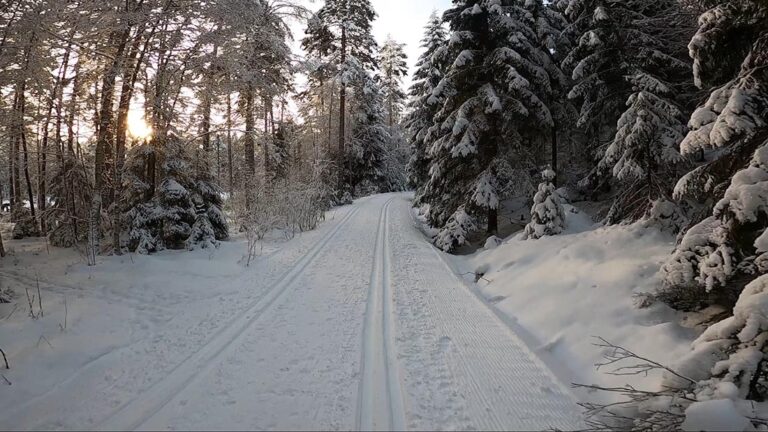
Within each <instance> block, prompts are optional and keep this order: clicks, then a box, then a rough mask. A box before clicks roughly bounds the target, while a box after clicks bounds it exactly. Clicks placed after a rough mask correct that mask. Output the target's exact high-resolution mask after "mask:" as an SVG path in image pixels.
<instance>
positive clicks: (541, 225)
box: [523, 169, 565, 240]
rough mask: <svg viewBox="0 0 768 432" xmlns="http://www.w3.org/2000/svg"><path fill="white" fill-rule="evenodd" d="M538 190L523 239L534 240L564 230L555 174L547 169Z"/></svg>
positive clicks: (563, 214)
mask: <svg viewBox="0 0 768 432" xmlns="http://www.w3.org/2000/svg"><path fill="white" fill-rule="evenodd" d="M541 175H542V182H541V184H539V190H538V192H536V195H535V196H534V197H533V206H532V207H531V221H530V222H529V223H528V225H526V226H525V232H524V235H523V238H524V239H532V240H536V239H539V238H541V237H544V236H552V235H557V234H560V233H561V232H563V230H564V229H565V211H564V210H563V205H562V203H561V202H560V196H559V195H558V194H557V190H556V189H555V185H554V184H552V181H553V180H554V179H555V172H554V171H552V170H550V169H548V170H545V171H544V172H543V173H542V174H541Z"/></svg>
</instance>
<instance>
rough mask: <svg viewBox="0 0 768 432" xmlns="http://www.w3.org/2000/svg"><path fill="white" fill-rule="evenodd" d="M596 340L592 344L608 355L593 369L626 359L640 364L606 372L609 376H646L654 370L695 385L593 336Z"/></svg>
mask: <svg viewBox="0 0 768 432" xmlns="http://www.w3.org/2000/svg"><path fill="white" fill-rule="evenodd" d="M595 338H596V339H598V340H599V341H600V342H599V343H595V344H593V345H594V346H596V347H600V348H608V349H609V350H610V352H609V353H608V354H605V355H604V358H605V359H606V361H605V362H603V363H596V364H595V367H596V368H597V369H598V370H599V369H600V368H601V367H603V366H609V365H612V364H615V363H618V362H621V361H624V360H627V359H636V360H640V361H641V362H644V363H641V364H637V365H632V366H622V367H618V368H616V369H614V370H613V371H611V372H608V374H610V375H617V376H626V375H640V374H646V375H647V374H648V372H650V371H652V370H656V369H661V370H665V371H667V372H669V373H671V374H672V375H674V376H676V377H678V378H680V379H683V380H685V381H688V382H689V383H691V384H696V381H695V380H693V379H691V378H688V377H687V376H685V375H681V374H679V373H677V372H676V371H674V370H673V369H671V368H669V367H667V366H664V365H662V364H661V363H658V362H655V361H653V360H650V359H647V358H645V357H642V356H640V355H638V354H636V353H634V352H632V351H630V350H628V349H626V348H623V347H620V346H618V345H614V344H612V343H610V342H608V341H607V340H605V339H603V338H602V337H597V336H595Z"/></svg>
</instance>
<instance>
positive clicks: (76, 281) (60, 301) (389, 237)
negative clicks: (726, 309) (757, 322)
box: [0, 194, 684, 430]
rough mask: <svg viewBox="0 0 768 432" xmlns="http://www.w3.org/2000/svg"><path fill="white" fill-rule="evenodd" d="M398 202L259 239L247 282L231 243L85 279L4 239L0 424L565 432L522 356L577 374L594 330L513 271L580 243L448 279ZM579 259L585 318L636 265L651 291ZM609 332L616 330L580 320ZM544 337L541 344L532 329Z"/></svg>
mask: <svg viewBox="0 0 768 432" xmlns="http://www.w3.org/2000/svg"><path fill="white" fill-rule="evenodd" d="M409 198H410V197H409V196H408V195H407V194H389V195H379V196H374V197H370V198H366V199H362V200H359V201H357V202H356V203H355V204H354V205H351V206H346V207H342V208H339V209H337V210H334V211H333V212H330V213H329V215H328V218H327V221H326V222H325V223H323V224H322V225H321V227H320V228H319V229H318V230H316V231H313V232H309V233H305V234H303V235H301V236H299V237H296V238H295V239H293V240H291V241H278V240H277V239H273V240H269V241H266V242H265V247H264V250H263V251H262V255H261V256H260V257H259V259H257V260H256V261H255V262H254V263H252V264H251V266H250V267H247V268H246V267H245V266H244V265H243V261H242V257H243V255H244V254H245V249H246V247H245V243H244V242H242V241H232V242H227V243H224V244H223V245H222V246H221V248H220V249H218V250H213V251H207V250H199V251H195V252H191V253H190V252H183V253H181V252H163V253H160V254H157V255H154V256H150V257H146V256H132V255H126V256H123V257H103V258H100V262H99V264H98V265H97V266H96V267H87V266H85V265H84V260H83V258H82V257H80V256H78V254H77V253H76V252H74V251H66V250H55V249H50V250H47V248H46V247H45V245H44V244H43V243H41V242H39V241H9V242H7V243H8V244H7V247H8V248H9V249H13V250H14V254H13V255H12V256H10V257H8V258H6V259H3V260H0V278H1V281H2V284H3V286H12V287H13V289H14V291H15V292H16V293H17V298H16V304H15V305H14V304H3V305H0V348H2V349H3V350H4V351H5V353H6V354H8V360H9V361H10V364H11V369H10V370H7V371H3V372H2V373H3V376H4V377H5V378H6V379H7V382H6V381H4V380H0V389H2V391H0V429H361V428H362V429H401V428H403V429H528V430H530V429H537V430H538V429H554V428H558V429H575V428H580V427H582V424H581V421H580V415H579V410H578V407H577V406H576V403H575V398H574V396H573V394H572V393H571V392H570V390H569V389H568V384H569V381H568V380H567V379H563V378H564V377H565V378H569V377H570V375H568V374H564V373H563V371H564V370H565V369H560V368H555V372H556V373H553V372H552V370H551V369H550V367H552V365H553V364H554V363H553V362H552V361H551V359H547V358H546V356H540V355H537V353H536V352H535V351H534V350H533V349H532V347H533V348H536V347H537V346H536V345H531V344H530V343H531V341H534V340H536V339H535V338H540V339H541V340H544V341H547V342H553V343H550V344H549V345H550V346H551V351H553V352H555V353H556V354H557V355H556V356H555V357H556V358H564V357H565V356H567V355H569V352H570V353H571V354H573V356H574V357H575V359H574V363H573V364H571V369H572V370H571V372H573V373H574V374H576V373H581V372H582V371H581V370H580V369H579V365H581V364H586V363H588V361H587V359H585V358H582V357H581V356H583V355H584V353H585V351H583V350H582V349H578V350H577V349H576V347H578V346H579V343H577V342H576V341H575V340H574V338H579V337H581V338H583V343H584V344H588V340H587V338H586V335H587V334H589V332H591V331H592V330H595V329H596V327H594V326H598V325H599V323H595V324H590V323H583V322H574V321H573V320H580V319H585V318H589V316H587V315H585V314H584V313H583V308H584V307H585V306H586V304H587V303H589V300H587V299H584V300H583V301H582V302H581V303H580V304H576V302H575V300H574V298H576V297H578V296H577V294H570V295H569V296H570V297H569V298H570V299H571V300H570V301H571V305H572V307H574V308H576V309H578V310H579V311H581V312H578V313H571V312H569V311H557V310H553V308H554V307H555V305H548V304H546V299H548V298H551V297H552V296H551V295H549V294H547V295H543V294H542V293H541V291H542V290H552V291H553V293H554V292H560V293H564V292H565V291H566V289H565V288H563V286H561V285H562V284H565V281H563V282H558V281H557V280H556V279H557V278H556V277H555V275H554V274H553V273H552V271H550V273H549V274H543V270H541V269H540V270H538V275H539V277H540V278H541V277H543V278H544V279H546V280H549V282H546V283H544V282H541V283H538V284H534V273H536V270H531V269H530V267H531V262H533V261H535V260H538V259H542V257H541V256H540V254H535V253H534V250H535V248H539V250H540V251H543V249H542V248H544V247H545V245H546V243H545V242H547V241H552V242H567V241H568V239H569V238H570V239H578V238H580V237H579V236H588V235H590V234H589V233H584V234H573V236H574V237H570V236H564V237H563V238H561V239H557V240H542V241H541V242H542V243H537V246H529V245H526V247H525V248H522V250H519V251H517V250H515V248H513V247H512V246H509V247H507V246H503V247H501V248H499V249H497V250H496V251H492V252H486V253H482V254H479V255H477V256H475V257H470V258H468V260H469V261H461V262H454V263H453V264H451V263H450V262H449V261H448V260H449V257H447V256H446V255H444V254H442V253H439V252H437V251H436V250H435V249H434V248H433V247H432V246H431V245H430V244H429V243H428V241H427V240H426V239H425V238H424V236H423V235H422V234H421V232H420V231H419V226H418V225H419V223H418V222H417V221H416V220H415V219H414V218H413V216H412V213H411V208H410V201H409ZM594 235H599V234H594ZM626 236H627V238H628V239H634V238H635V234H631V233H629V234H626ZM600 238H602V237H600ZM615 240H616V241H622V238H621V237H618V238H615ZM625 240H626V239H625ZM572 243H573V244H574V245H576V244H579V242H578V241H574V242H572ZM659 243H663V242H660V241H659V239H653V241H648V244H647V247H648V248H651V249H653V250H656V249H654V248H661V246H660V245H659ZM552 244H553V245H556V244H558V243H552ZM563 244H565V243H563ZM510 245H511V243H510ZM582 249H585V248H584V247H582ZM504 251H506V252H504ZM554 253H556V252H553V254H554ZM588 253H590V251H589V250H581V249H578V248H576V249H574V250H572V251H571V252H570V254H571V255H572V256H573V260H574V263H573V267H574V268H576V261H577V260H579V259H588V260H591V261H590V262H592V271H598V270H600V271H603V272H605V273H606V274H605V275H604V276H599V275H593V276H590V279H588V280H587V279H585V280H587V282H584V283H585V284H587V288H588V287H589V286H591V284H595V283H596V282H593V281H597V282H599V283H600V291H599V293H597V292H596V294H595V297H593V300H592V304H593V305H594V304H595V303H596V302H598V301H599V299H600V296H603V295H606V293H608V291H609V288H611V287H609V286H608V284H611V283H620V282H627V281H635V280H637V275H636V274H634V273H633V274H632V276H631V277H628V278H622V277H620V276H619V275H618V273H620V272H622V271H625V270H627V268H628V269H629V270H632V269H633V268H635V267H634V266H636V265H637V266H640V265H642V262H644V261H643V260H646V261H648V266H649V267H648V268H646V269H644V271H647V272H648V273H647V276H648V277H652V270H653V266H657V265H658V264H657V263H655V261H653V260H652V259H651V260H647V259H638V260H636V261H632V260H631V259H630V258H629V257H627V258H626V260H627V261H630V263H629V264H628V266H629V267H627V268H625V269H623V270H618V269H617V270H615V271H614V273H616V274H614V275H613V276H611V274H612V273H611V271H610V267H607V268H601V267H600V266H598V265H597V264H595V262H597V261H598V260H599V259H600V258H599V256H598V252H596V251H594V250H592V251H591V253H592V254H593V255H588ZM628 254H629V252H627V255H628ZM503 255H507V256H506V257H505V256H503ZM516 257H517V258H516ZM526 257H527V258H526ZM611 259H613V257H611ZM561 260H565V258H564V257H561ZM481 261H482V262H483V263H485V262H487V264H483V265H488V266H489V270H488V274H487V276H486V277H488V278H490V279H492V280H495V281H499V282H497V283H495V284H491V285H489V286H488V287H485V288H484V289H485V295H490V296H491V297H496V298H500V297H498V296H500V295H506V296H507V300H505V301H503V302H496V306H498V307H501V308H502V310H503V311H504V312H508V313H510V314H516V315H517V316H518V321H517V322H513V321H512V320H509V319H506V318H505V315H504V314H502V313H498V311H496V310H494V309H493V308H490V307H489V305H488V304H486V302H484V301H483V298H482V296H479V295H477V293H476V292H475V291H473V288H474V287H473V284H471V283H469V284H468V283H466V282H465V281H463V280H462V279H461V278H459V277H457V276H456V275H455V274H453V273H452V272H451V271H450V268H451V265H454V266H455V265H464V264H466V265H472V266H476V265H479V264H476V263H480V262H481ZM510 262H513V264H510V265H508V263H510ZM563 262H564V261H563ZM515 263H517V264H515ZM558 263H561V262H558ZM518 266H519V268H518ZM502 267H503V268H502ZM526 268H528V270H525V269H526ZM638 268H639V267H638ZM473 270H474V269H473ZM502 272H517V273H509V274H507V273H502ZM526 273H530V274H528V275H527V276H526ZM588 273H589V271H588V270H579V273H577V275H575V276H572V278H573V279H574V280H575V279H576V278H578V277H579V276H581V277H585V274H588ZM507 277H509V278H507ZM502 279H504V280H507V279H508V281H509V282H504V283H501V281H502ZM515 280H519V282H520V284H514V283H513V282H514V281H515ZM571 283H572V284H577V285H578V283H577V282H574V281H573V280H571ZM38 284H39V288H40V291H39V292H40V294H42V313H41V311H40V307H39V306H38V303H37V302H38V297H37V295H38V294H37V293H38ZM587 288H581V289H582V290H587ZM494 289H496V290H498V291H497V292H494V291H491V290H494ZM574 289H575V290H578V289H580V288H579V286H575V287H574ZM613 289H614V290H616V293H615V294H614V297H611V298H617V299H619V298H620V299H621V301H622V302H623V303H621V305H622V306H619V307H616V308H618V309H616V308H614V309H611V310H609V311H606V314H607V315H610V316H613V314H624V315H626V314H627V313H628V312H627V311H629V310H630V306H629V305H628V302H630V299H629V298H628V297H629V292H630V290H631V289H632V287H629V286H627V287H624V286H614V287H613ZM27 290H28V292H29V295H30V299H32V296H34V297H35V298H34V301H32V302H31V303H32V310H33V311H32V314H34V315H35V316H38V315H39V317H38V318H36V319H33V318H32V317H31V316H30V307H29V305H28V302H27V297H26V296H27V294H26V292H27ZM524 291H525V292H524ZM528 291H531V292H528ZM536 291H538V292H539V294H536ZM584 292H585V291H584ZM563 295H565V294H563ZM583 295H584V294H583V293H582V296H583ZM517 299H519V301H518V300H517ZM568 301H569V300H567V299H563V304H568ZM625 306H626V310H625V309H621V308H623V307H625ZM526 310H527V311H528V314H524V313H520V312H521V311H522V312H525V311H526ZM595 315H598V312H597V311H595V312H594V314H593V316H592V317H594V316H595ZM547 316H549V317H547ZM638 316H639V315H638ZM622 319H624V320H631V318H629V317H614V318H612V320H606V321H600V322H608V323H610V322H620V320H622ZM652 319H660V318H659V316H657V315H653V317H648V319H647V320H646V321H642V320H638V321H637V322H636V325H637V327H638V328H652V327H650V326H651V324H652V322H651V321H649V320H652ZM569 326H574V327H575V329H573V330H571V329H570V327H569ZM558 327H559V328H560V330H558V331H561V332H562V334H563V336H561V339H562V342H561V343H557V342H556V340H555V339H556V338H553V336H556V335H555V334H552V333H556V332H555V331H554V330H553V329H555V328H558ZM522 330H527V331H528V332H532V333H533V336H531V334H528V333H527V332H526V331H522ZM614 330H615V329H612V330H611V331H614ZM616 331H618V330H616ZM625 331H629V329H625ZM594 333H597V334H600V332H598V331H594ZM662 333H664V332H662V331H659V332H654V333H645V334H646V335H648V337H656V336H658V335H659V334H662ZM605 336H606V337H613V336H616V334H614V333H610V334H605ZM627 337H629V336H627ZM619 342H621V340H619ZM649 343H654V341H651V342H649ZM682 346H684V344H683V345H682ZM539 354H541V353H539ZM542 359H543V360H542ZM8 382H9V383H11V385H8V384H7V383H8Z"/></svg>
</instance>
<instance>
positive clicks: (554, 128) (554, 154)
mask: <svg viewBox="0 0 768 432" xmlns="http://www.w3.org/2000/svg"><path fill="white" fill-rule="evenodd" d="M551 151H552V171H554V173H555V178H553V179H552V184H553V185H554V186H555V188H557V178H558V176H559V173H558V166H557V124H555V125H553V126H552V150H551Z"/></svg>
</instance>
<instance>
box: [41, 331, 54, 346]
mask: <svg viewBox="0 0 768 432" xmlns="http://www.w3.org/2000/svg"><path fill="white" fill-rule="evenodd" d="M41 340H44V341H45V343H47V344H48V346H49V347H51V348H53V345H51V342H50V341H49V340H48V338H47V337H45V335H42V334H41V335H40V339H38V340H37V346H38V347H39V346H40V341H41Z"/></svg>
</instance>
